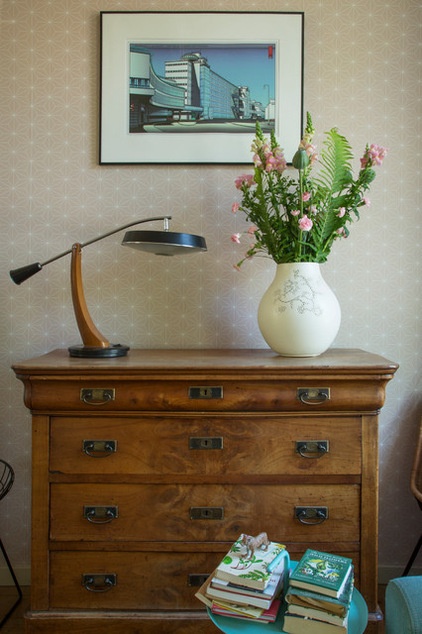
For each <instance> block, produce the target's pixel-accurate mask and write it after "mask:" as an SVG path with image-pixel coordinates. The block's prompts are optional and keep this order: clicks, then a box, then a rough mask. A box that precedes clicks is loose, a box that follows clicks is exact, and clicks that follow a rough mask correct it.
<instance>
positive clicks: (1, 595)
mask: <svg viewBox="0 0 422 634" xmlns="http://www.w3.org/2000/svg"><path fill="white" fill-rule="evenodd" d="M22 591H23V599H22V601H21V603H20V604H19V605H18V606H17V608H16V610H15V612H13V614H12V616H11V617H10V618H9V620H8V621H6V623H5V624H4V625H3V627H2V629H1V634H24V632H25V628H24V619H23V615H24V613H25V612H26V610H27V609H28V605H29V588H28V587H25V588H22ZM384 594H385V586H380V588H379V595H380V604H381V607H382V609H383V610H384ZM16 596H17V595H16V591H15V589H14V588H12V587H9V586H7V587H5V586H0V618H2V617H3V615H4V614H5V613H6V612H7V610H8V608H9V607H10V605H11V604H12V603H13V601H14V600H15V597H16ZM368 631H369V630H368ZM383 633H384V628H383V627H380V628H378V632H377V634H383Z"/></svg>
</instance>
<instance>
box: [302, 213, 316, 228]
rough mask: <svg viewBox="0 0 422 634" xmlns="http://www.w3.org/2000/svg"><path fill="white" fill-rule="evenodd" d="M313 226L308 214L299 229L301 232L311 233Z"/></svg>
mask: <svg viewBox="0 0 422 634" xmlns="http://www.w3.org/2000/svg"><path fill="white" fill-rule="evenodd" d="M313 225H314V223H313V222H312V220H311V219H310V218H308V216H307V215H306V214H305V215H304V216H302V218H300V220H299V228H300V230H301V231H310V230H311V229H312V227H313Z"/></svg>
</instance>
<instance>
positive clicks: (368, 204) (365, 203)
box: [362, 196, 371, 207]
mask: <svg viewBox="0 0 422 634" xmlns="http://www.w3.org/2000/svg"><path fill="white" fill-rule="evenodd" d="M362 200H363V204H364V205H365V206H366V207H370V206H371V201H370V200H369V198H367V197H366V196H364V197H363V198H362Z"/></svg>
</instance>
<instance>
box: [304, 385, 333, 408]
mask: <svg viewBox="0 0 422 634" xmlns="http://www.w3.org/2000/svg"><path fill="white" fill-rule="evenodd" d="M297 398H298V399H299V401H300V402H301V403H303V404H304V405H320V404H321V403H325V401H329V400H330V388H329V387H298V388H297Z"/></svg>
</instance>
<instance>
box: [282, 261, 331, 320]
mask: <svg viewBox="0 0 422 634" xmlns="http://www.w3.org/2000/svg"><path fill="white" fill-rule="evenodd" d="M274 302H275V303H276V304H277V307H278V310H279V311H280V312H281V313H283V312H284V311H285V310H288V309H289V308H290V309H291V310H294V311H296V312H298V313H299V314H303V313H304V312H306V311H309V312H311V313H313V314H314V315H315V316H318V315H321V313H322V310H321V307H320V305H319V304H318V293H317V292H316V291H315V289H314V288H312V285H311V283H310V281H309V279H308V278H306V277H305V276H304V275H302V274H301V273H300V271H299V269H295V270H294V271H293V279H292V278H289V279H288V280H286V282H285V283H284V286H283V288H280V289H277V290H276V291H275V292H274Z"/></svg>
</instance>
